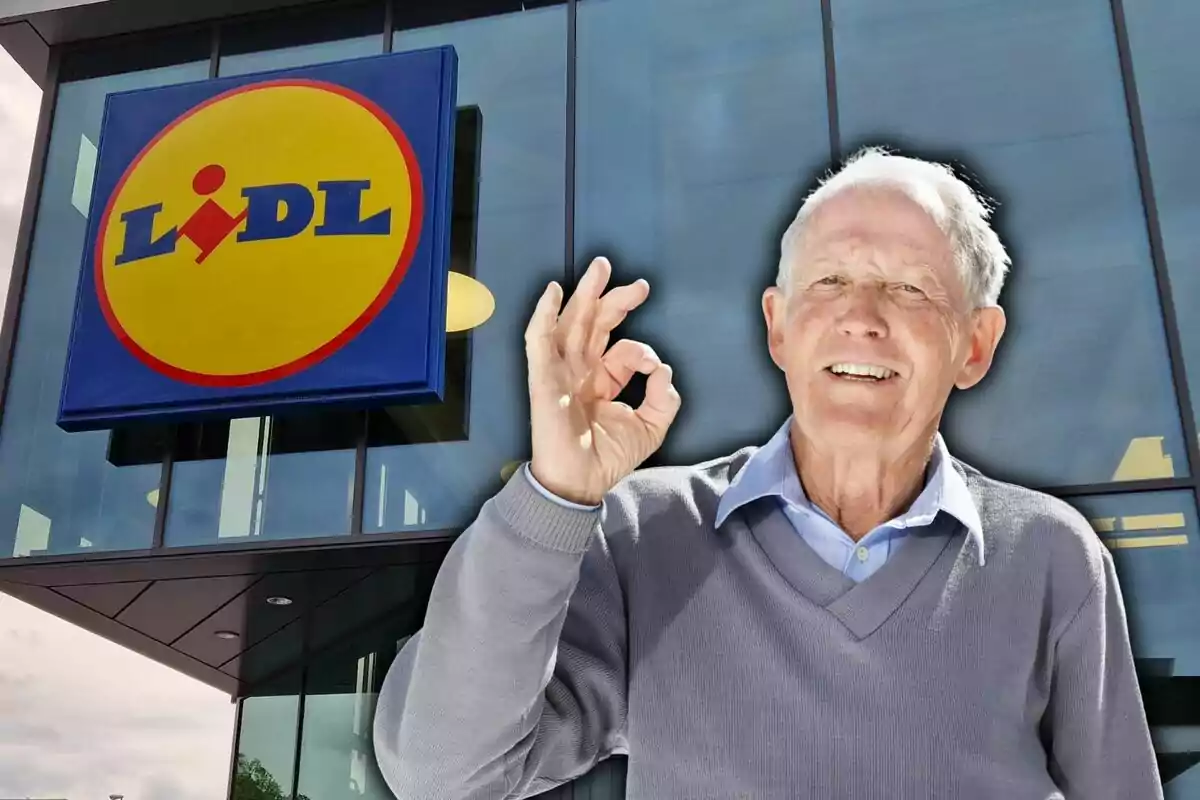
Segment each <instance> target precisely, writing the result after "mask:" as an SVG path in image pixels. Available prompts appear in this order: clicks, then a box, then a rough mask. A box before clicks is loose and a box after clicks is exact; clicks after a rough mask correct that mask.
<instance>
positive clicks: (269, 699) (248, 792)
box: [231, 672, 316, 800]
mask: <svg viewBox="0 0 1200 800" xmlns="http://www.w3.org/2000/svg"><path fill="white" fill-rule="evenodd" d="M300 691H301V686H300V674H299V672H293V673H290V674H289V675H288V676H286V677H284V678H281V679H279V680H276V681H274V682H272V685H271V686H268V687H261V688H260V689H258V690H256V691H255V693H254V695H253V696H251V697H246V698H244V699H243V700H242V701H241V703H242V714H241V725H240V727H239V729H238V739H237V748H238V752H237V764H236V766H235V770H236V771H235V773H234V778H233V789H232V791H231V800H266V798H278V800H286V798H289V797H291V796H292V775H293V773H294V771H295V770H294V767H295V764H296V735H297V733H298V728H297V726H298V724H299V721H300V719H299V718H300ZM314 800H316V798H314Z"/></svg>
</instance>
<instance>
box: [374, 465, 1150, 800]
mask: <svg viewBox="0 0 1200 800" xmlns="http://www.w3.org/2000/svg"><path fill="white" fill-rule="evenodd" d="M752 452H753V449H750V448H748V449H746V450H742V451H739V452H738V453H736V454H734V455H733V456H730V457H727V458H724V459H719V460H716V461H713V462H708V463H705V464H701V465H697V466H693V467H666V468H656V469H648V470H641V471H639V472H636V473H634V475H632V476H630V478H628V479H626V480H625V481H622V483H621V484H620V485H619V486H618V487H617V488H616V489H614V490H613V491H612V492H610V493H609V495H608V496H607V497H606V498H605V500H604V503H603V505H602V507H601V508H600V509H599V510H596V511H588V510H581V509H572V508H568V507H564V506H562V505H560V504H557V503H554V502H553V501H551V500H548V499H547V498H546V497H544V496H543V495H541V494H539V493H538V492H537V491H536V490H535V489H534V488H532V487H531V485H530V484H529V482H528V481H527V480H525V479H524V478H523V476H521V475H519V474H518V475H516V476H514V478H513V479H511V480H510V481H509V482H508V483H507V484H506V485H505V487H504V488H503V489H502V490H501V491H500V493H499V494H497V495H496V496H495V497H494V498H492V499H490V500H489V501H487V502H486V503H485V504H484V506H483V508H482V510H481V512H480V514H479V517H478V518H477V520H476V521H475V522H474V523H473V524H472V525H471V526H470V527H469V528H468V529H467V530H466V531H465V532H464V533H463V535H462V536H460V537H459V539H458V540H457V541H456V542H455V543H454V545H453V546H452V547H451V549H450V552H449V554H448V555H447V557H446V560H445V562H444V563H443V565H442V567H441V568H440V570H439V573H438V576H437V578H436V580H435V582H434V586H433V590H432V593H431V596H430V600H429V606H428V610H427V613H426V618H425V625H424V627H423V629H422V630H421V631H420V632H419V633H418V634H417V635H415V636H414V637H412V639H410V640H409V641H408V642H407V643H406V644H405V645H404V647H403V648H402V650H401V651H400V653H399V654H398V655H397V657H396V659H395V661H394V663H393V665H392V666H391V668H390V669H389V671H388V675H387V677H386V678H385V681H384V685H383V689H382V692H381V694H380V696H379V700H378V704H377V709H376V717H375V747H376V756H377V760H378V763H379V766H380V769H381V771H382V773H383V775H384V777H385V779H386V780H387V782H388V784H389V785H390V786H391V788H392V789H393V791H394V792H395V793H396V795H397V796H398V797H400V798H404V800H422V799H424V798H428V800H448V798H454V799H456V800H457V799H460V798H471V799H472V800H474V799H476V798H477V799H479V800H484V799H487V800H491V799H492V798H495V800H501V799H502V798H522V797H529V796H532V795H534V794H537V793H540V792H543V791H546V790H547V789H549V788H552V787H554V786H557V785H559V784H562V783H564V782H566V781H568V780H571V779H573V778H576V777H578V776H580V775H582V774H584V773H586V772H587V771H588V770H590V769H591V768H592V767H593V766H594V765H595V764H596V763H598V762H599V761H601V760H602V759H604V758H607V757H609V756H610V755H613V754H616V753H621V754H625V755H627V756H628V759H629V760H628V772H627V779H626V797H628V798H629V799H630V800H674V799H676V798H677V799H678V800H705V799H706V798H714V799H716V798H721V799H722V800H726V799H733V800H775V799H776V798H778V800H794V799H795V798H819V799H820V800H841V798H846V799H847V800H850V799H851V798H853V799H854V800H859V799H861V798H889V800H909V799H911V800H928V798H967V799H969V800H992V799H993V798H994V799H995V800H1025V799H1026V798H1028V800H1054V799H1060V798H1064V797H1065V798H1069V799H1070V800H1075V799H1076V798H1086V800H1106V799H1108V798H1111V800H1133V799H1134V798H1136V800H1154V799H1155V798H1161V797H1162V788H1161V784H1160V781H1159V776H1158V771H1157V766H1156V763H1155V758H1154V751H1153V746H1152V744H1151V741H1150V735H1149V731H1148V728H1147V725H1146V719H1145V712H1144V710H1143V706H1142V700H1141V696H1140V693H1139V691H1138V683H1137V678H1136V675H1135V672H1134V665H1133V656H1132V653H1131V650H1130V644H1129V637H1128V630H1127V623H1126V617H1125V611H1124V606H1123V603H1122V599H1121V593H1120V587H1119V585H1118V582H1117V578H1116V574H1115V572H1114V571H1113V564H1112V557H1111V555H1110V554H1109V553H1108V551H1107V549H1106V548H1105V547H1104V546H1103V544H1102V543H1101V542H1100V541H1099V539H1098V538H1097V537H1096V535H1095V533H1094V532H1093V531H1092V530H1091V528H1090V527H1089V526H1088V524H1087V522H1086V520H1084V519H1083V517H1082V516H1081V515H1080V514H1079V513H1078V512H1076V511H1075V510H1074V509H1072V508H1071V507H1070V506H1069V505H1067V504H1066V503H1064V502H1062V501H1059V500H1056V499H1054V498H1051V497H1049V496H1047V495H1044V494H1041V493H1038V492H1034V491H1030V490H1028V489H1024V488H1021V487H1017V486H1013V485H1010V484H1005V483H1001V482H999V481H994V480H991V479H988V478H986V477H985V476H983V475H981V474H980V473H979V472H978V471H976V470H974V469H972V468H970V467H968V466H966V465H964V464H962V463H961V462H959V461H957V460H955V461H954V462H953V466H954V468H955V469H956V470H958V471H959V472H960V474H961V475H962V477H963V478H964V480H965V481H966V483H967V485H968V488H969V489H970V491H971V495H972V497H973V499H974V501H975V504H976V506H977V508H978V510H979V513H980V519H981V521H982V526H981V531H980V532H979V533H978V534H975V533H972V532H970V531H968V530H967V529H966V528H965V526H963V525H962V524H961V523H959V522H958V521H957V520H955V519H954V518H953V517H951V516H950V515H948V514H942V515H940V516H939V517H938V518H937V519H936V520H935V521H934V524H932V525H931V526H929V527H928V528H926V529H925V530H923V531H921V532H920V533H917V534H914V537H913V539H912V540H911V541H909V542H908V543H907V544H906V545H905V547H903V548H901V549H900V550H899V552H897V553H896V554H895V556H894V557H893V558H892V559H890V560H889V561H888V562H887V563H886V564H885V565H884V566H883V567H882V568H881V569H880V570H879V571H878V572H876V573H875V574H874V575H872V576H871V577H869V578H867V579H866V580H864V581H862V582H860V583H855V582H854V581H852V580H851V579H849V578H848V577H846V576H845V575H843V574H842V573H841V572H839V571H838V570H836V569H834V568H833V567H831V566H830V565H829V564H827V563H826V562H825V561H824V560H822V559H821V558H820V557H819V556H818V555H817V554H816V553H815V552H814V551H813V550H812V548H811V547H810V546H809V545H807V544H806V543H805V542H804V541H803V539H801V538H800V537H797V536H796V535H795V532H794V530H792V528H791V525H790V523H789V522H788V520H787V519H786V517H785V516H784V515H783V513H782V512H781V511H780V510H779V508H778V505H777V504H774V503H771V502H769V501H763V502H754V503H750V504H748V505H746V506H743V507H742V508H740V509H738V511H737V512H735V513H734V514H732V515H731V516H730V517H729V518H728V519H727V520H726V521H725V522H724V524H722V525H721V526H720V527H715V526H714V525H713V522H712V521H713V520H714V519H715V518H716V508H717V505H718V502H719V500H720V497H721V495H722V493H723V491H724V490H725V489H726V488H727V487H728V486H729V484H730V481H731V479H732V478H733V477H734V476H736V474H737V471H738V470H739V469H740V468H741V467H742V466H743V465H744V464H745V463H746V460H747V459H748V458H749V456H750V455H751V454H752Z"/></svg>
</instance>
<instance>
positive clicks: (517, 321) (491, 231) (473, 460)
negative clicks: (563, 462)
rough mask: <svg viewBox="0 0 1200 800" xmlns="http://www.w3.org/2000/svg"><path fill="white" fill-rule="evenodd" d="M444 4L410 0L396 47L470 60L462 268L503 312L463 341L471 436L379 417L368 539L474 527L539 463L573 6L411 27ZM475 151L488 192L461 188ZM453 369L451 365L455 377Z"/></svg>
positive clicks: (458, 212) (460, 218)
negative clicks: (542, 303) (546, 311)
mask: <svg viewBox="0 0 1200 800" xmlns="http://www.w3.org/2000/svg"><path fill="white" fill-rule="evenodd" d="M439 8H440V7H439ZM431 9H433V7H422V8H420V9H415V8H414V9H409V8H407V7H406V6H404V5H403V4H397V7H396V21H395V24H396V28H397V31H396V35H395V39H394V42H393V51H394V52H404V51H407V50H417V49H422V48H427V47H435V46H440V45H446V44H449V45H453V46H454V47H455V48H456V50H457V52H458V58H459V65H458V105H459V107H460V109H464V108H475V109H477V113H478V125H479V128H478V130H479V131H480V133H479V139H478V142H477V145H476V146H477V149H475V150H473V149H472V146H468V144H467V141H466V140H464V139H463V138H462V137H460V138H459V142H458V143H459V145H460V147H461V148H462V149H461V150H460V152H458V153H457V154H456V155H457V156H458V157H456V163H455V176H456V180H455V201H456V202H455V220H454V225H453V226H452V228H453V232H452V235H453V237H454V247H453V253H452V258H451V261H452V266H451V268H452V269H454V270H455V271H457V272H460V273H463V274H473V277H474V279H475V280H477V281H478V282H479V283H481V284H482V285H483V286H484V287H486V288H487V290H488V291H489V293H490V294H491V295H492V297H493V298H494V302H495V308H494V312H493V313H492V315H491V316H490V318H488V319H487V320H486V321H485V322H483V324H482V325H479V326H478V327H476V328H474V329H471V330H470V331H469V332H464V333H462V334H456V335H455V336H462V337H463V339H462V340H461V343H460V344H459V345H458V346H460V347H467V348H468V349H469V352H467V351H464V355H465V357H467V358H469V364H470V387H469V392H468V391H466V389H467V387H466V386H465V385H464V386H463V387H462V390H461V391H462V395H461V397H462V398H463V399H462V400H461V401H457V400H453V399H452V400H450V401H449V402H452V403H453V402H462V403H463V404H464V406H465V407H466V409H467V411H466V413H465V414H464V415H462V416H460V417H459V419H460V420H461V419H464V418H465V420H466V425H465V429H466V430H467V432H468V434H469V437H470V438H469V439H468V440H466V441H462V440H458V441H455V440H453V439H460V438H461V437H460V436H456V435H453V434H455V433H456V430H461V427H459V428H457V429H452V428H454V426H449V427H447V425H444V424H442V423H448V422H449V421H450V420H451V419H452V418H453V417H454V414H449V415H445V414H443V415H442V418H441V419H440V420H439V421H436V422H435V424H433V425H432V426H431V425H430V424H428V421H427V420H420V419H417V417H420V416H422V415H427V414H428V413H430V412H433V413H434V414H435V415H437V414H438V412H435V411H434V410H433V409H425V410H416V409H413V410H408V411H406V412H405V413H401V414H399V415H397V414H396V413H395V412H385V413H380V414H372V416H371V420H370V423H369V426H368V435H369V437H370V439H369V443H370V445H371V446H370V447H369V449H368V453H367V470H366V485H365V487H364V494H365V508H364V513H363V529H364V530H365V531H367V532H376V531H407V530H430V529H446V528H455V527H461V526H463V525H465V524H466V523H468V522H469V521H470V520H471V519H472V518H473V517H474V515H475V514H476V513H477V511H478V510H479V506H480V504H481V503H482V502H483V500H484V499H486V498H487V497H488V496H489V495H491V494H493V493H495V492H496V491H497V490H498V489H499V488H500V485H501V470H502V468H503V467H504V465H505V464H506V463H507V462H509V461H512V460H515V459H520V458H523V457H525V456H527V455H528V453H527V450H528V446H529V419H528V408H527V406H526V391H525V379H524V362H523V359H524V350H523V348H522V346H521V334H522V331H524V328H525V322H526V318H527V315H528V313H529V311H530V309H531V307H532V302H533V300H534V299H535V298H536V296H537V294H538V293H539V292H540V290H541V288H542V287H543V286H544V285H545V283H546V282H547V281H549V280H551V279H558V280H561V278H562V256H563V230H564V211H563V195H564V192H563V188H564V186H565V174H564V164H565V159H566V150H565V141H566V124H565V119H566V40H567V39H566V37H567V26H566V10H565V7H564V6H553V7H546V8H536V9H527V10H524V11H517V12H512V13H507V14H498V15H495V16H490V17H485V18H480V19H472V20H466V21H460V22H452V23H447V24H441V25H426V26H425V27H413V28H410V27H407V26H409V25H413V24H414V19H413V15H414V14H419V15H420V16H421V22H422V23H428V22H429V21H430V20H429V16H430V14H434V13H435V12H436V13H437V14H441V13H442V12H441V11H436V9H434V10H431ZM451 13H452V12H451V11H450V10H446V11H445V14H451ZM443 18H444V17H443ZM461 120H462V116H461V112H460V121H461ZM475 153H477V158H478V168H477V171H475V172H474V175H476V176H477V178H476V179H475V181H474V182H475V183H477V193H478V194H477V196H475V195H474V193H473V192H471V191H469V190H470V188H471V187H470V185H469V183H468V185H466V186H464V185H462V184H461V182H460V176H463V175H471V174H472V173H471V171H470V170H464V169H462V163H463V158H464V157H466V156H472V155H474V154H475ZM463 197H466V198H467V199H468V200H471V199H474V200H475V211H474V213H475V214H476V217H475V225H474V226H470V225H469V224H464V223H465V222H466V221H467V220H466V218H467V217H469V216H470V214H471V213H472V211H471V209H470V206H469V205H468V206H466V207H464V206H462V205H460V199H461V198H463ZM472 233H473V234H474V236H473V246H472V239H471V234H472ZM472 265H473V266H472ZM450 302H454V297H453V295H451V296H450ZM455 336H452V337H451V341H452V347H453V346H454V345H453V343H454V341H455ZM468 340H469V341H468ZM451 353H453V350H451ZM452 367H453V362H448V364H447V370H448V371H447V375H448V376H449V375H451V374H452V373H451V371H450V370H451V369H452ZM455 391H456V392H457V391H459V390H457V389H456V390H455ZM397 416H398V417H399V420H400V422H401V423H402V424H400V425H396V424H395V423H396V421H397ZM389 417H390V419H389ZM447 439H451V440H449V441H448V440H447Z"/></svg>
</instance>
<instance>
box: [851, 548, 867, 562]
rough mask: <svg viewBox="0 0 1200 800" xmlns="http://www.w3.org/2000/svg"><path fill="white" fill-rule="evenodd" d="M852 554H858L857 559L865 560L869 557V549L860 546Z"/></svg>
mask: <svg viewBox="0 0 1200 800" xmlns="http://www.w3.org/2000/svg"><path fill="white" fill-rule="evenodd" d="M854 555H856V556H858V560H859V561H866V560H867V559H868V558H870V557H871V551H870V550H868V549H867V548H865V547H860V548H858V549H857V550H855V551H854Z"/></svg>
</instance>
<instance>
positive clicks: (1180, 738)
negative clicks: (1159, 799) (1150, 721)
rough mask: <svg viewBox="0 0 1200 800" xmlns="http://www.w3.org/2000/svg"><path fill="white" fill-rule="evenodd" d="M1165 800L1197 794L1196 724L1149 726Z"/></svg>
mask: <svg viewBox="0 0 1200 800" xmlns="http://www.w3.org/2000/svg"><path fill="white" fill-rule="evenodd" d="M1150 738H1151V739H1153V741H1154V750H1155V752H1156V753H1158V771H1159V774H1160V775H1161V776H1162V779H1163V789H1164V790H1165V792H1164V793H1165V795H1166V800H1194V798H1196V797H1200V768H1198V767H1197V766H1196V765H1197V764H1200V726H1196V725H1159V726H1156V727H1153V728H1151V729H1150Z"/></svg>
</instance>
